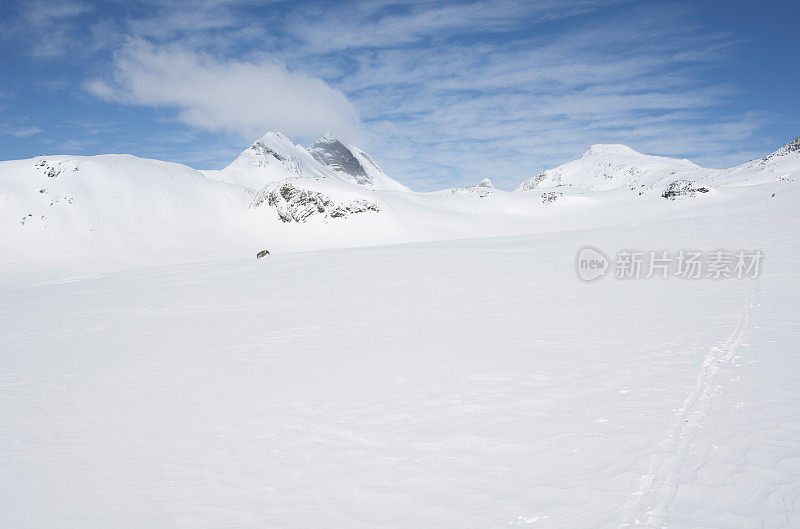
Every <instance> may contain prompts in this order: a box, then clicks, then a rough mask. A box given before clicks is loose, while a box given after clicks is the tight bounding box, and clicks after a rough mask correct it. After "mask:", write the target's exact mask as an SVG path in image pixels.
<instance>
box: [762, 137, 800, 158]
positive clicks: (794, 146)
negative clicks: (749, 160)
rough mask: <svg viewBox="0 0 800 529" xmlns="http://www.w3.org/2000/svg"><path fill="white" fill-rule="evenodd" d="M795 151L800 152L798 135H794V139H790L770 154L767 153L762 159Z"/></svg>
mask: <svg viewBox="0 0 800 529" xmlns="http://www.w3.org/2000/svg"><path fill="white" fill-rule="evenodd" d="M795 152H796V153H800V136H798V137H796V138H795V139H793V140H792V141H790V142H789V143H787V144H786V145H784V146H783V147H781V148H780V149H778V150H777V151H775V152H773V153H772V154H768V155H767V156H765V157H764V158H763V159H764V160H769V159H770V158H773V157H775V156H786V155H787V154H792V153H795Z"/></svg>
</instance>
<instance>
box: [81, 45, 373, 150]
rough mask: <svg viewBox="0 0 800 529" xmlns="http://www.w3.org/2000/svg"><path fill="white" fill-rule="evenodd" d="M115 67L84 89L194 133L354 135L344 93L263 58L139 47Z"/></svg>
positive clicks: (130, 48)
mask: <svg viewBox="0 0 800 529" xmlns="http://www.w3.org/2000/svg"><path fill="white" fill-rule="evenodd" d="M114 68H115V70H114V73H113V75H112V76H111V78H110V79H98V80H94V81H91V82H89V83H87V85H86V87H87V89H88V90H89V91H90V92H91V93H93V94H95V95H96V96H98V97H101V98H103V99H106V100H113V101H118V102H122V103H126V104H132V105H141V106H149V107H161V108H167V109H175V110H176V111H177V118H178V119H179V120H181V121H183V122H184V123H186V124H188V125H190V126H191V127H195V128H198V129H203V130H210V131H225V132H232V133H236V134H239V135H241V136H242V137H244V138H248V139H253V138H256V137H259V136H260V135H262V134H263V133H264V132H266V131H267V130H279V131H281V132H284V133H285V134H287V135H289V136H290V137H295V138H313V137H316V136H319V135H321V134H322V133H324V132H325V131H327V130H335V131H336V132H337V133H339V134H341V135H343V136H344V137H347V138H350V139H357V138H358V136H359V132H360V123H359V117H358V114H357V112H356V110H355V108H354V107H353V105H352V104H351V103H350V101H349V100H348V99H347V97H346V96H345V95H344V94H343V93H342V92H340V91H338V90H335V89H333V88H331V87H330V86H329V85H328V84H326V83H325V82H324V81H322V80H321V79H318V78H315V77H313V76H311V75H307V74H305V73H301V72H295V71H291V70H289V69H287V67H286V66H285V65H284V64H282V63H280V62H277V61H275V60H271V59H269V58H265V59H263V60H260V61H258V62H240V61H237V60H234V59H218V58H215V57H212V56H210V55H207V54H203V53H199V52H195V51H190V50H188V49H185V48H182V47H177V46H166V47H155V46H153V45H152V44H149V43H147V42H145V41H142V40H137V41H133V42H131V43H129V44H128V45H127V46H126V47H125V48H124V50H123V51H122V52H121V53H119V54H117V56H116V58H115V61H114Z"/></svg>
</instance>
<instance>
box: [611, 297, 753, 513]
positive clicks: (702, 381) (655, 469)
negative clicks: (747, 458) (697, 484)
mask: <svg viewBox="0 0 800 529" xmlns="http://www.w3.org/2000/svg"><path fill="white" fill-rule="evenodd" d="M754 306H755V290H752V291H750V294H749V296H748V299H747V303H746V304H745V308H744V310H743V312H742V314H741V316H740V317H739V321H738V323H737V325H736V327H735V328H734V329H733V332H732V333H731V334H730V336H728V338H727V340H726V341H725V343H723V344H722V345H720V346H714V347H712V348H711V350H710V351H709V353H708V355H707V356H706V358H705V360H704V361H703V364H702V366H701V368H700V372H699V373H698V375H697V384H696V385H695V387H694V389H693V390H692V392H691V393H690V394H689V396H688V397H686V400H685V401H684V402H683V405H682V406H681V407H680V408H679V409H678V417H677V420H676V421H675V423H674V424H673V425H672V427H671V428H670V429H669V431H668V432H667V434H666V435H665V436H664V438H663V439H662V440H661V441H660V442H659V446H660V447H661V448H662V449H661V450H660V451H658V452H656V453H655V454H653V456H652V458H651V461H650V467H649V469H648V471H647V473H646V474H644V475H643V476H642V477H641V479H640V480H639V489H638V490H637V491H636V492H635V493H634V495H633V496H634V498H633V499H632V500H631V501H630V502H629V503H628V505H627V506H626V508H625V515H624V518H623V521H622V523H621V524H620V526H619V527H620V529H623V528H628V527H631V526H641V527H648V528H654V529H656V528H663V527H667V525H666V522H667V518H668V516H669V514H670V512H669V509H670V504H671V503H672V501H673V500H674V499H675V497H676V495H677V493H678V488H679V487H680V483H679V477H680V472H681V470H682V469H683V467H684V466H685V463H686V460H687V457H688V456H689V453H690V450H691V447H692V444H693V441H694V439H695V437H696V436H697V433H698V432H699V430H700V429H701V428H702V427H703V421H704V419H705V416H706V412H707V411H708V409H709V407H710V406H711V403H712V401H713V399H714V395H715V394H716V392H717V390H718V389H719V387H720V386H719V385H718V383H717V378H718V374H719V371H720V369H721V368H722V366H723V365H724V364H727V363H729V362H730V361H731V360H733V359H734V358H735V357H736V353H737V352H738V351H739V349H740V347H741V345H742V342H743V340H744V338H745V336H746V334H747V329H748V325H749V323H750V315H751V312H752V309H753V307H754Z"/></svg>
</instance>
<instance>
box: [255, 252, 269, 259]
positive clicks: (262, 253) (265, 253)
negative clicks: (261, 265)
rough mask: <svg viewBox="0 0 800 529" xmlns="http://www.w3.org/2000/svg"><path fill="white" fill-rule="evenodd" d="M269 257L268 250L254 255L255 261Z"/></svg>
mask: <svg viewBox="0 0 800 529" xmlns="http://www.w3.org/2000/svg"><path fill="white" fill-rule="evenodd" d="M267 255H269V250H261V251H260V252H258V253H257V254H256V259H261V258H262V257H264V256H267Z"/></svg>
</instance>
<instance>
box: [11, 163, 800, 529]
mask: <svg viewBox="0 0 800 529" xmlns="http://www.w3.org/2000/svg"><path fill="white" fill-rule="evenodd" d="M45 178H46V177H45ZM772 193H775V197H772ZM510 195H513V194H510ZM627 195H630V193H627ZM411 196H415V195H413V194H411ZM635 196H638V195H635ZM428 198H432V199H435V200H437V201H438V200H441V201H447V200H451V199H454V200H456V201H459V203H461V202H460V199H458V198H455V197H450V196H449V195H448V194H447V193H444V194H438V195H435V196H434V197H427V198H426V200H427V199H428ZM564 198H565V199H567V198H573V197H566V196H565V197H564ZM798 198H800V197H798V193H797V191H796V189H795V187H794V186H792V185H791V184H789V183H786V182H777V183H771V184H765V185H764V186H758V187H748V188H742V187H740V188H735V189H731V190H722V191H719V193H718V195H717V196H703V197H702V200H699V199H698V200H680V201H667V200H663V199H661V198H660V197H657V196H655V197H652V199H653V200H654V202H652V204H650V202H649V201H648V199H645V200H639V201H638V202H639V203H645V204H648V205H649V206H653V207H655V206H656V205H657V204H662V205H663V206H664V207H666V208H667V209H665V210H664V211H663V212H662V214H660V215H658V216H653V217H650V218H649V220H648V219H646V218H645V217H643V216H641V215H639V213H640V212H639V211H637V210H631V211H628V212H627V214H628V215H630V218H629V219H628V221H627V222H626V223H618V224H617V225H616V226H604V227H587V226H583V227H580V228H576V229H573V230H571V231H551V232H549V233H539V234H536V235H525V236H517V237H503V238H490V239H469V240H458V241H449V242H434V243H425V244H419V243H415V244H407V245H396V246H382V247H372V248H353V249H342V250H324V251H314V252H306V253H293V254H275V255H272V256H270V257H269V258H265V259H261V260H258V261H256V260H255V259H254V258H252V257H251V258H249V259H245V260H238V261H230V262H209V263H203V264H194V265H173V266H165V267H158V268H153V269H147V270H137V271H125V272H118V273H110V274H101V275H98V276H97V277H92V278H84V279H75V280H68V281H58V282H53V283H49V284H42V285H37V286H28V287H21V288H14V289H5V290H2V291H1V292H2V295H0V314H2V315H3V317H2V318H0V363H2V366H3V369H2V370H0V475H2V476H3V479H2V480H0V526H2V527H47V528H50V529H62V528H84V527H115V528H126V527H130V528H137V529H138V528H142V527H148V528H153V529H157V528H162V527H163V528H167V527H169V528H175V527H187V528H188V527H239V528H250V527H252V528H264V527H276V528H298V527H325V528H332V529H335V528H347V529H353V528H364V529H366V528H374V527H382V528H387V529H388V528H398V529H399V528H409V529H412V528H413V529H426V528H430V529H441V528H443V527H481V528H485V527H498V528H499V527H531V528H548V529H559V528H564V529H577V528H593V529H604V528H609V529H617V528H620V527H623V528H624V527H633V526H639V527H652V528H662V527H681V528H683V527H691V528H719V529H736V528H742V529H751V528H753V527H765V528H779V527H781V528H785V527H798V526H800V496H798V494H799V493H798V488H797V484H798V483H799V482H800V458H798V454H800V415H798V413H797V402H798V400H800V389H798V388H799V387H800V386H798V384H797V351H796V349H797V347H796V344H797V342H798V338H799V337H798V327H797V322H798V320H799V319H800V311H799V309H800V306H798V303H797V298H798V295H800V280H798V276H797V273H796V263H797V262H798V259H799V258H800V255H798V245H797V237H798V234H799V233H800V225H798V216H797V207H796V204H797V200H798ZM495 199H496V197H495V196H494V195H492V196H491V197H487V198H484V199H479V200H476V199H475V198H469V199H464V200H465V201H466V200H469V203H471V204H481V205H484V206H485V205H487V204H491V203H492V201H494V200H495ZM656 199H657V200H658V201H657V202H655V200H656ZM420 200H423V199H422V198H420ZM584 200H589V199H586V198H584ZM701 202H702V203H703V205H702V206H697V207H693V208H689V207H687V205H688V204H698V203H701ZM464 203H466V202H464ZM625 203H626V204H635V203H636V202H631V201H630V200H628V201H627V202H625ZM563 205H564V206H569V207H570V208H571V207H572V206H571V205H569V203H568V202H567V203H564V204H563ZM484 206H479V207H484ZM495 206H496V205H495ZM486 207H488V206H486ZM542 207H543V208H550V209H548V211H549V210H552V209H553V208H560V207H561V205H560V204H559V201H556V202H555V203H554V204H550V205H549V206H542ZM606 207H608V204H607V205H606ZM611 209H614V207H613V205H612V206H611ZM572 211H573V213H574V212H575V211H576V210H572ZM354 218H357V217H354ZM642 219H645V220H642ZM584 222H585V220H584ZM330 225H333V223H331V224H330ZM287 226H292V227H301V225H299V224H287ZM587 244H591V245H593V246H596V247H598V248H600V249H603V250H604V251H606V252H607V253H609V254H613V253H614V252H615V251H616V250H618V249H622V248H642V249H654V250H658V249H667V250H671V251H677V250H678V249H681V248H698V249H712V248H719V247H722V248H731V249H736V248H748V249H761V250H762V251H763V252H764V255H765V262H764V268H763V271H764V272H763V275H762V277H761V278H760V279H758V280H721V281H713V280H679V279H675V278H670V279H668V280H661V279H650V280H645V279H642V280H638V281H621V280H616V279H613V278H605V279H602V280H600V281H598V282H595V283H584V282H582V281H580V280H578V279H577V277H576V275H575V271H574V259H575V254H576V251H577V250H578V249H579V248H580V247H583V246H585V245H587Z"/></svg>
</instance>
